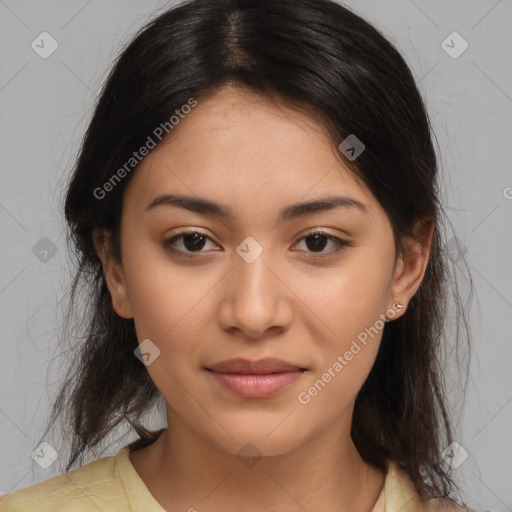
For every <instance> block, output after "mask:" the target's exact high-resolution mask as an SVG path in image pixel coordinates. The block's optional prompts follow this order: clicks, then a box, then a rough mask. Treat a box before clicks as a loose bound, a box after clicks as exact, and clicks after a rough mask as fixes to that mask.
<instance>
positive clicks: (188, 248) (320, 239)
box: [164, 231, 348, 258]
mask: <svg viewBox="0 0 512 512" xmlns="http://www.w3.org/2000/svg"><path fill="white" fill-rule="evenodd" d="M303 240H304V241H306V247H307V248H308V249H309V251H307V252H312V253H321V254H320V256H314V257H322V256H324V255H325V256H327V255H330V254H333V253H335V252H338V251H340V250H341V249H342V248H343V247H345V246H346V245H348V244H347V242H346V241H344V240H342V239H340V238H338V237H335V236H333V235H329V234H328V233H325V232H323V231H314V232H312V233H308V234H307V235H306V236H304V237H302V238H301V239H300V242H302V241H303ZM178 241H179V242H178ZM207 241H210V242H212V240H211V239H210V237H208V236H207V235H205V234H204V233H202V232H201V231H186V232H183V233H179V234H177V235H174V236H173V237H171V238H169V239H168V240H165V241H164V247H165V248H166V249H168V250H170V251H171V252H172V253H175V254H177V255H178V256H179V257H183V258H193V257H194V256H195V254H194V253H201V252H205V251H201V249H203V248H204V246H205V244H206V242H207ZM328 242H331V243H332V244H333V246H334V249H333V250H331V251H328V252H327V251H323V249H324V248H325V246H326V245H327V244H328ZM180 245H181V247H177V246H180Z"/></svg>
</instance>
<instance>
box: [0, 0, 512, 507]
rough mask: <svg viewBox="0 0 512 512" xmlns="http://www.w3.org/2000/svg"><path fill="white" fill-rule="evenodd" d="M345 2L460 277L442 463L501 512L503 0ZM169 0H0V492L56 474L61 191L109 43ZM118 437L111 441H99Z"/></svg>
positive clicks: (511, 349)
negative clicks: (383, 62)
mask: <svg viewBox="0 0 512 512" xmlns="http://www.w3.org/2000/svg"><path fill="white" fill-rule="evenodd" d="M345 3H346V5H348V6H349V7H351V8H352V9H353V10H355V11H356V12H357V13H358V14H361V15H362V16H363V17H365V18H366V19H367V20H368V21H370V22H372V23H374V24H375V25H376V26H377V27H378V28H379V29H380V30H381V31H383V32H384V34H385V35H386V36H387V37H388V38H389V39H390V40H391V41H392V42H394V43H395V44H396V45H397V47H398V49H399V50H400V51H401V52H402V54H403V55H404V57H405V59H406V61H407V62H408V64H409V65H410V67H411V68H412V71H413V74H414V76H415V77H416V78H417V80H418V82H419V86H420V89H421V91H422V93H423V95H424V97H425V100H426V104H427V108H428V110H429V113H430V116H431V119H432V123H433V128H434V131H435V133H436V135H437V139H438V141H439V144H440V148H441V154H440V163H441V165H442V170H443V173H444V184H443V186H444V204H445V207H446V211H447V212H448V214H449V217H450V220H451V222H452V223H453V225H454V226H455V228H456V233H457V239H458V240H459V244H461V245H460V248H461V251H462V252H464V253H466V257H467V259H468V262H469V265H470V269H471V272H472V276H473V279H474V285H475V291H476V296H475V300H474V301H473V305H472V307H471V326H472V332H473V339H474V349H473V357H472V360H471V373H470V379H469V381H468V389H467V398H466V401H465V408H464V411H463V416H462V419H461V421H460V428H461V438H460V439H459V443H460V445H461V446H462V447H463V449H464V450H465V451H466V452H467V453H468V457H467V459H466V460H465V461H464V462H463V463H462V464H461V465H460V466H459V467H458V468H457V469H456V470H455V476H456V480H457V482H458V483H459V484H460V485H461V488H462V490H463V491H464V493H465V497H466V499H467V500H468V503H469V504H470V505H471V506H472V507H474V508H475V510H492V511H496V512H498V511H506V510H512V486H511V485H510V483H511V477H512V446H511V444H512V443H511V436H510V432H511V431H512V403H511V402H512V386H511V380H512V377H511V375H512V373H511V372H510V363H511V360H512V357H511V356H512V343H511V337H510V331H511V328H512V322H511V317H512V293H511V283H512V279H511V277H512V276H511V273H512V268H511V266H510V264H508V265H506V264H505V260H509V259H510V256H507V254H509V255H510V253H511V252H512V237H511V230H510V214H511V209H512V188H511V187H512V175H511V172H510V161H511V157H512V151H511V146H512V139H511V134H512V126H511V125H512V116H511V113H512V90H511V84H512V76H511V75H512V72H511V66H510V43H511V39H512V38H511V35H512V34H511V33H512V27H511V22H512V5H511V1H510V0H499V1H496V0H479V1H477V0H473V1H467V0H457V1H454V0H452V1H450V2H441V1H433V0H430V1H423V2H420V1H419V0H415V1H412V0H393V1H391V2H381V1H379V0H365V1H359V2H357V1H355V0H354V1H349V2H345ZM170 5H172V2H167V3H166V2H143V1H140V0H138V1H136V0H130V1H127V0H122V1H121V0H116V1H114V0H109V1H101V2H100V1H99V0H90V1H86V0H73V1H71V0H66V1H57V0H52V1H44V2H42V1H41V2H37V1H35V0H34V1H28V0H23V1H20V0H17V1H14V0H0V34H1V35H0V40H1V47H0V59H1V62H0V69H1V77H0V109H1V110H0V111H1V115H2V123H1V125H0V144H1V151H0V159H1V164H0V236H1V241H2V244H1V251H0V255H1V266H0V311H1V314H2V316H1V322H0V335H1V338H0V339H1V345H0V348H1V350H2V357H1V371H0V380H1V389H2V393H1V397H0V431H1V443H0V493H6V492H9V491H12V490H15V489H18V488H22V487H25V486H28V485H30V484H32V483H35V482H39V481H43V480H46V479H47V478H50V477H51V476H54V475H55V474H59V471H58V470H57V464H54V465H52V466H50V467H49V468H48V469H43V468H40V467H39V466H38V465H37V464H35V463H34V461H33V460H32V458H31V453H32V451H33V450H34V449H35V447H36V444H37V442H38V441H39V438H40V436H41V434H42V428H43V426H44V425H45V421H46V418H47V414H48V413H49V407H50V404H51V400H52V397H53V395H54V393H55V392H56V390H57V385H58V382H59V377H60V374H59V365H54V364H50V362H51V361H53V362H55V361H57V360H59V358H61V354H59V347H58V338H59V333H60V326H61V323H62V316H63V308H64V306H65V303H66V299H67V295H66V290H67V288H68V286H69V280H70V272H71V268H70V264H69V258H68V254H67V247H66V242H65V224H64V220H63V215H62V212H61V209H60V201H61V198H62V189H63V187H64V184H65V179H66V177H67V175H68V173H69V170H70V168H71V166H72V163H73V159H74V157H75V156H76V152H77V150H78V147H79V143H80V140H81V137H82V135H83V132H84V130H85V128H86V126H87V122H88V120H89V119H90V115H91V112H92V107H93V105H94V100H95V97H96V95H97V94H98V92H99V87H100V85H101V84H102V82H103V80H104V78H105V77H106V73H107V72H108V70H109V66H110V64H111V62H112V60H113V59H114V57H115V56H116V55H117V52H118V50H119V48H120V45H121V44H122V43H124V42H126V41H128V40H129V39H130V38H131V36H132V34H133V33H134V32H135V31H136V30H137V29H138V28H139V27H140V26H141V25H143V24H144V23H145V22H146V21H148V20H149V19H150V18H152V17H153V16H154V15H155V14H157V13H159V12H161V11H162V10H165V9H166V8H167V7H169V6H170ZM43 31H46V32H49V33H50V34H51V36H52V37H53V38H54V39H55V40H56V41H57V42H58V48H57V50H56V51H55V52H54V53H53V54H52V55H50V56H49V57H48V58H46V59H43V58H41V57H40V56H39V55H38V54H37V53H36V52H35V51H34V50H33V49H32V47H31V43H32V41H34V40H36V38H37V37H38V36H39V34H41V32H43ZM453 31H457V32H458V33H459V34H460V35H461V36H462V37H463V38H464V39H465V40H466V41H467V42H468V44H469V47H468V49H467V50H466V51H465V52H464V53H462V54H461V55H460V56H459V57H458V58H452V57H451V56H449V55H448V53H447V52H446V51H445V50H444V49H443V47H442V46H441V43H442V42H443V41H444V40H445V39H446V38H447V36H448V35H449V34H451V33H452V32H453ZM448 44H450V45H451V43H448ZM453 45H454V48H455V50H457V49H458V48H460V43H459V42H457V41H455V42H454V44H453ZM47 48H48V46H47ZM507 54H509V57H506V55H507ZM398 185H399V184H398ZM507 219H509V220H508V221H507ZM507 225H508V226H509V227H508V228H507V227H506V226H507ZM43 237H46V238H47V239H49V240H50V241H51V243H50V242H48V241H47V240H43V242H41V241H40V240H41V239H42V238H43ZM37 243H39V244H42V247H43V248H50V252H49V253H47V254H44V253H43V252H42V251H41V250H40V247H41V245H36V244H37ZM34 246H36V249H34V250H33V248H34ZM38 247H39V250H38ZM52 248H53V250H54V251H55V250H56V253H55V254H52V252H51V249H52ZM455 259H456V258H455ZM60 363H62V364H64V360H63V359H62V358H61V359H60ZM454 370H456V368H454ZM453 377H454V378H455V377H456V371H454V373H453ZM459 400H460V397H458V396H457V397H454V398H453V401H454V402H453V403H454V406H457V407H458V406H459V405H460V403H459ZM151 421H153V420H151ZM156 421H157V423H158V419H157V420H156ZM507 432H509V433H508V434H507ZM132 438H133V436H131V437H130V436H129V437H128V438H127V439H125V440H123V442H121V443H119V442H117V443H116V440H115V439H114V440H113V443H112V444H111V445H110V446H109V447H108V449H107V450H106V451H105V453H104V455H112V454H114V453H116V451H117V449H118V446H119V444H125V442H126V441H127V440H131V439H132ZM57 462H59V461H57Z"/></svg>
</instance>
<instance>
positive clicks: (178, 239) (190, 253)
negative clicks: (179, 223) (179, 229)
mask: <svg viewBox="0 0 512 512" xmlns="http://www.w3.org/2000/svg"><path fill="white" fill-rule="evenodd" d="M208 241H211V239H210V238H209V237H208V236H206V235H205V234H204V233H202V232H200V231H197V230H194V231H184V232H183V233H178V234H177V235H174V236H173V237H171V238H169V239H167V240H165V241H164V243H163V245H164V247H165V249H167V250H169V251H171V252H173V253H176V254H178V255H179V256H182V257H184V258H191V257H194V256H195V254H194V253H198V254H200V253H201V252H205V251H202V249H203V248H204V246H205V245H206V244H207V242H208Z"/></svg>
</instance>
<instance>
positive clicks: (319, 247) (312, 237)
mask: <svg viewBox="0 0 512 512" xmlns="http://www.w3.org/2000/svg"><path fill="white" fill-rule="evenodd" d="M302 240H305V241H306V242H305V245H306V248H307V252H312V253H321V254H320V257H322V256H324V255H325V256H329V255H331V254H333V253H336V252H338V251H340V250H341V249H343V247H345V246H346V245H348V243H347V242H346V241H345V240H342V239H341V238H338V237H336V236H333V235H329V234H328V233H325V232H323V231H315V232H313V233H309V234H307V235H306V236H304V237H303V238H301V241H302ZM329 242H331V243H332V244H333V245H332V246H333V247H334V249H333V250H330V251H324V248H325V247H326V246H327V245H328V243H329Z"/></svg>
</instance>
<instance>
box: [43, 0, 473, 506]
mask: <svg viewBox="0 0 512 512" xmlns="http://www.w3.org/2000/svg"><path fill="white" fill-rule="evenodd" d="M228 83H229V84H235V85H236V86H238V87H240V88H245V89H246V90H250V91H255V92H257V93H259V94H262V95H266V96H267V97H273V98H281V99H282V101H285V102H288V103H292V104H294V105H296V106H297V108H301V109H305V110H307V111H309V112H311V113H312V115H313V113H314V115H315V116H317V117H318V118H319V119H321V120H322V123H323V125H324V126H325V128H326V129H327V130H328V133H329V134H330V137H331V139H332V143H333V145H334V146H335V147H336V148H337V147H338V145H339V144H340V142H341V141H343V140H344V139H345V138H346V137H347V136H348V135H350V134H356V136H357V138H358V139H360V140H361V141H363V143H364V144H365V151H364V152H363V153H362V154H361V155H360V156H359V157H358V158H357V160H354V161H349V160H348V159H346V160H344V162H345V163H346V164H347V165H348V166H349V167H350V169H351V170H352V171H353V173H354V175H355V176H356V177H357V178H358V179H360V180H361V181H362V182H364V184H365V185H366V186H368V187H369V189H370V190H371V191H372V193H373V194H374V195H375V197H376V198H377V200H378V201H379V203H380V204H381V205H382V207H383V208H384V210H385V211H386V213H387V215H388V216H389V219H390V221H391V224H392V226H393V230H394V235H395V243H396V246H397V249H398V250H400V249H401V247H402V245H401V242H402V241H403V240H404V237H405V236H413V233H412V231H411V228H412V226H413V224H414V223H415V222H417V221H418V220H422V219H434V222H435V230H434V235H433V240H432V245H431V252H430V259H429V262H428V266H427V270H426V274H425V276H424V279H423V281H422V284H421V286H420V288H419V290H418V292H417V293H416V294H415V296H414V297H413V298H412V300H411V301H410V303H409V305H408V308H407V311H406V313H405V314H404V315H403V316H402V317H400V318H398V319H397V320H394V321H392V322H390V323H388V324H386V326H385V328H384V332H383V337H382V341H381V345H380V349H379V352H378V355H377V359H376V362H375V364H374V366H373V368H372V370H371V372H370V374H369V376H368V379H367V380H366V382H365V383H364V385H363V386H362V388H361V390H360V391H359V393H358V395H357V398H356V402H355V406H354V415H353V424H352V439H353V441H354V443H355V445H356V447H357V449H358V450H359V452H360V454H361V456H362V457H363V458H364V460H366V461H367V462H368V463H370V464H372V465H374V466H376V467H378V468H381V469H385V462H386V460H388V459H389V460H393V461H395V462H396V463H397V464H398V466H399V467H400V468H401V469H403V470H404V471H405V472H406V473H407V474H408V475H410V477H411V479H412V480H413V482H414V484H415V486H416V489H417V491H418V493H419V494H420V496H421V497H422V498H423V499H425V498H427V497H430V498H451V495H452V492H453V489H454V487H457V486H456V485H455V484H454V482H453V480H452V477H451V476H450V473H449V471H448V469H449V468H448V467H447V466H446V464H445V463H444V462H443V459H442V457H441V452H442V450H443V449H444V448H446V447H447V446H448V445H449V444H450V443H451V442H452V441H455V440H456V438H455V437H454V434H453V427H452V425H451V420H450V419H449V415H448V413H447V405H446V403H445V400H446V396H445V395H446V392H445V386H446V384H445V382H444V367H443V364H442V363H443V354H444V352H445V351H447V350H448V349H447V347H448V346H449V343H450V341H451V340H454V341H455V343H456V345H457V350H458V347H459V341H469V332H468V322H467V307H466V306H465V304H463V302H462V299H461V298H460V297H461V295H460V293H459V290H458V289H457V280H456V278H455V270H454V267H453V266H452V265H451V263H450V260H449V259H448V258H447V256H448V251H447V249H446V245H445V243H444V241H443V240H444V238H443V237H444V232H443V225H444V224H443V222H444V221H445V220H446V219H444V214H443V211H442V208H441V205H440V202H439V193H438V192H439V185H438V165H437V159H436V151H435V150H434V146H433V142H432V136H433V133H432V130H431V126H430V122H429V118H428V115H427V112H426V108H425V105H424V102H423V100H422V98H421V95H420V93H419V91H418V89H417V86H416V84H415V81H414V78H413V76H412V74H411V71H410V69H409V67H408V66H407V64H406V63H405V61H404V59H403V58H402V56H401V55H400V53H399V52H398V51H397V50H396V48H395V47H394V46H393V44H392V43H391V42H390V41H388V40H387V39H386V38H385V37H384V36H383V35H382V34H381V33H380V32H379V31H378V30H377V29H376V28H375V27H373V26H372V25H370V24H369V23H367V22H366V21H365V20H363V19H362V18H361V17H359V16H357V15H356V14H354V13H353V12H352V11H350V10H349V9H347V8H346V7H344V6H342V5H340V4H338V3H335V2H333V1H330V0H293V1H286V0H215V1H210V0H190V1H187V2H184V3H182V4H180V5H178V6H176V7H174V8H172V9H170V10H168V11H166V12H164V13H163V14H161V15H159V16H158V17H157V18H156V19H154V20H153V21H151V22H150V23H149V24H148V25H147V26H145V27H144V28H143V29H141V30H140V31H139V33H138V34H137V35H136V36H135V37H134V39H133V40H132V41H131V42H130V43H129V44H128V45H127V46H126V48H125V49H124V50H123V51H122V53H121V55H120V56H119V58H118V60H117V61H116V63H115V65H114V67H113V69H112V70H111V72H110V75H109V76H108V78H107V80H106V83H105V85H104V87H103V90H102V92H101V94H100V96H99V98H98V101H97V104H96V107H95V111H94V115H93V118H92V120H91V122H90V124H89V127H88V129H87V131H86V134H85V137H84V140H83V143H82V145H81V149H80V153H79V157H78V159H77V163H76V166H75V168H74V170H73V173H72V176H71V178H70V183H69V187H68V188H67V196H66V200H65V215H66V220H67V222H68V224H69V239H68V240H69V242H70V245H71V247H72V250H73V252H74V254H75V256H76V262H77V271H76V275H75V276H74V280H73V283H72V290H71V299H70V304H69V308H70V309H69V320H70V319H71V312H72V311H76V312H77V313H78V314H79V315H80V317H79V320H80V322H81V324H79V325H81V326H82V327H83V336H82V337H80V336H75V339H74V341H73V342H72V343H71V344H70V347H71V348H72V350H71V352H72V353H73V355H74V359H73V364H72V365H71V366H70V368H69V373H68V374H67V376H66V379H65V382H64V384H63V385H62V388H61V389H60V392H59V394H58V396H57V399H56V401H55V404H54V407H53V410H52V413H51V418H50V422H49V425H48V427H47V432H48V431H49V430H50V429H51V428H52V426H53V425H54V424H55V422H56V419H57V418H58V417H59V416H61V415H62V416H63V421H62V425H63V428H64V430H65V433H64V435H63V436H62V438H63V439H66V440H69V441H70V444H71V449H70V456H69V461H68V465H67V467H66V471H68V470H69V469H70V468H71V466H72V465H73V464H74V463H75V462H81V461H83V456H84V453H85V452H86V451H91V450H92V449H93V448H95V447H97V446H99V445H100V443H101V442H103V441H104V440H105V439H106V437H107V436H108V435H110V434H111V433H112V432H114V430H115V429H116V428H117V427H120V426H122V425H125V426H126V425H127V424H129V425H130V427H131V428H133V429H134V430H135V431H136V432H137V434H138V435H139V436H140V441H139V442H138V443H136V444H135V445H133V447H134V448H137V447H141V446H144V445H146V444H148V443H151V442H152V441H154V439H155V438H156V436H157V434H158V433H156V432H151V431H150V430H148V429H147V428H146V427H144V425H143V422H142V420H141V417H142V416H143V414H145V413H147V412H148V411H150V410H151V408H152V407H153V406H154V405H155V404H156V403H157V402H158V400H161V399H162V397H161V394H160V392H159V391H158V389H157V388H156V387H155V385H154V383H153V382H152V380H151V379H150V377H149V374H148V372H147V370H146V368H145V366H144V365H143V364H141V362H140V361H139V360H138V359H137V358H136V357H135V356H134V349H135V348H136V347H137V338H136V334H135V329H134V323H133V319H131V320H126V319H123V318H121V317H119V316H118V315H117V314H116V313H115V311H114V309H113V307H112V303H111V297H110V294H109V292H108V289H107V287H106V284H105V280H104V275H103V269H102V265H101V262H100V260H99V258H98V256H97V254H96V252H95V250H94V246H93V242H92V231H93V229H94V228H95V227H103V228H106V229H108V230H110V231H111V233H112V237H113V241H114V246H113V248H114V253H115V256H116V257H117V258H118V260H119V261H120V260H121V254H120V251H119V226H120V216H121V205H122V199H123V190H124V188H125V187H126V185H127V183H128V182H129V180H130V178H131V176H132V175H133V173H134V172H136V168H135V169H134V170H133V171H132V172H131V173H130V174H129V175H127V176H126V177H124V179H122V180H121V181H120V182H119V183H117V184H116V186H114V187H113V188H112V190H110V191H109V192H108V195H107V196H106V197H104V198H98V197H97V195H98V194H95V193H94V191H95V190H98V188H101V187H102V186H103V185H104V183H106V182H107V181H108V180H109V179H110V178H111V177H112V175H113V173H115V172H116V170H117V169H119V168H121V167H122V166H123V165H124V164H125V163H126V162H127V161H128V160H129V158H130V157H131V156H132V154H133V151H135V150H137V149H138V148H140V147H141V146H142V145H143V144H144V143H145V142H146V141H147V138H148V136H149V135H151V134H152V133H154V130H155V128H156V127H157V126H159V125H161V124H162V123H165V122H168V120H169V119H170V117H171V116H172V115H173V114H174V113H175V111H176V109H180V108H181V106H182V105H185V104H187V102H188V101H189V100H190V98H191V97H193V98H195V99H196V100H197V101H198V102H200V101H201V99H202V98H205V97H206V96H207V95H210V94H212V93H214V92H215V91H216V90H218V89H219V88H220V87H222V86H224V85H226V84H228ZM176 129H178V130H179V126H178V127H177V128H176ZM343 158H344V157H343V156H342V155H341V152H340V159H343ZM461 262H463V259H459V263H461ZM466 269H467V266H466ZM470 281H471V280H470V279H469V282H470ZM81 285H83V287H81ZM450 285H452V286H451V287H450ZM82 289H83V291H84V294H83V295H82V297H83V298H84V300H82V302H81V303H80V304H78V297H79V296H80V294H79V292H80V291H81V290H82ZM84 304H85V305H86V306H85V307H84ZM78 305H80V307H81V309H80V310H79V308H78V307H77V306H78ZM449 306H450V307H449ZM452 306H453V307H452ZM452 309H453V310H454V311H455V314H454V316H453V320H454V321H455V322H456V328H455V331H454V332H453V336H451V337H450V336H448V334H447V333H448V330H447V323H446V322H447V321H448V320H450V319H449V318H447V311H451V310H452ZM469 348H470V347H469V344H468V347H467V349H468V350H467V354H469ZM457 353H458V352H457ZM458 363H459V368H463V371H462V372H461V374H462V373H464V368H466V370H465V371H466V380H467V367H468V366H469V365H467V366H466V367H464V366H463V365H462V364H461V363H460V362H459V361H458Z"/></svg>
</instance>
